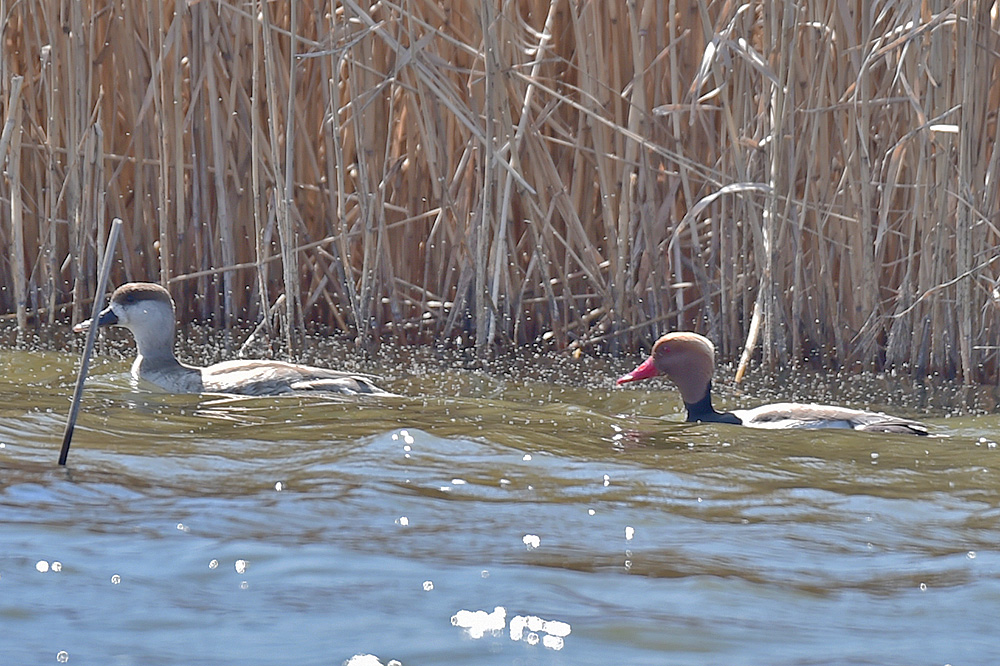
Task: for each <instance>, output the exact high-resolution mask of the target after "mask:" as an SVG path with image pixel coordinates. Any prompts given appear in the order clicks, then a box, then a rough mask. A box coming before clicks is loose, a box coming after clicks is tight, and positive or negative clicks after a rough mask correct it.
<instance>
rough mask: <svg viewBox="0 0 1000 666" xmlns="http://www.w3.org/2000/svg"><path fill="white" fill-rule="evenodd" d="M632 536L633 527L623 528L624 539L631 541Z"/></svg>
mask: <svg viewBox="0 0 1000 666" xmlns="http://www.w3.org/2000/svg"><path fill="white" fill-rule="evenodd" d="M634 536H635V528H634V527H626V528H625V540H626V541H631V540H632V537H634Z"/></svg>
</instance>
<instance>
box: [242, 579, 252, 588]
mask: <svg viewBox="0 0 1000 666" xmlns="http://www.w3.org/2000/svg"><path fill="white" fill-rule="evenodd" d="M240 589H241V590H248V589H250V583H248V582H246V581H245V580H244V581H242V582H240Z"/></svg>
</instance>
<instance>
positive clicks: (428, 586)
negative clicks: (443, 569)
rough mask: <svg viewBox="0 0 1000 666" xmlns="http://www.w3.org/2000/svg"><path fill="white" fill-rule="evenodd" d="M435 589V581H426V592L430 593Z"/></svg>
mask: <svg viewBox="0 0 1000 666" xmlns="http://www.w3.org/2000/svg"><path fill="white" fill-rule="evenodd" d="M433 589H434V581H431V580H425V581H424V592H430V591H431V590H433Z"/></svg>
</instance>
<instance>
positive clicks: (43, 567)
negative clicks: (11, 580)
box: [35, 560, 49, 573]
mask: <svg viewBox="0 0 1000 666" xmlns="http://www.w3.org/2000/svg"><path fill="white" fill-rule="evenodd" d="M35 570H36V571H38V573H46V572H47V571H48V570H49V563H48V562H46V561H45V560H38V562H36V563H35Z"/></svg>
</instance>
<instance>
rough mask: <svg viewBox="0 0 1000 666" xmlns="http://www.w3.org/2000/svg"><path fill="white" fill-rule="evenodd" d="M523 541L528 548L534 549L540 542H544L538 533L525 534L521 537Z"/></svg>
mask: <svg viewBox="0 0 1000 666" xmlns="http://www.w3.org/2000/svg"><path fill="white" fill-rule="evenodd" d="M521 541H522V542H524V545H525V547H526V548H527V549H528V550H534V549H535V548H538V546H539V544H541V543H542V540H541V539H540V538H538V535H537V534H525V535H524V536H523V537H521Z"/></svg>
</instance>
